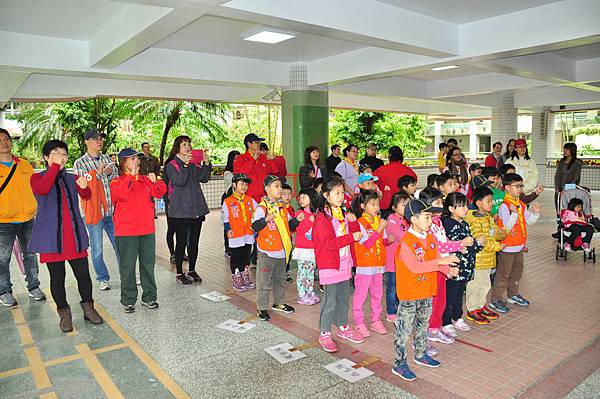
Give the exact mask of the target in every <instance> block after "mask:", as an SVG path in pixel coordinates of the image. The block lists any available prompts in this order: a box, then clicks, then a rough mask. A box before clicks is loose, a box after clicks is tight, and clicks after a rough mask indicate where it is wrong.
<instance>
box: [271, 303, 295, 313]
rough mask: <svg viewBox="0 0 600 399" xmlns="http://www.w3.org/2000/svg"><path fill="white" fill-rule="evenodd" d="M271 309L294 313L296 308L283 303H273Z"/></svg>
mask: <svg viewBox="0 0 600 399" xmlns="http://www.w3.org/2000/svg"><path fill="white" fill-rule="evenodd" d="M272 309H273V310H276V311H278V312H283V313H294V311H295V310H296V309H294V308H293V307H292V306H290V305H288V304H285V303H284V304H282V305H273V307H272Z"/></svg>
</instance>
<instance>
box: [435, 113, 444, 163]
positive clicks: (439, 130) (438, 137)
mask: <svg viewBox="0 0 600 399" xmlns="http://www.w3.org/2000/svg"><path fill="white" fill-rule="evenodd" d="M443 123H444V122H443V121H434V123H433V134H434V137H435V138H434V147H433V154H434V155H437V153H438V151H439V146H440V143H441V142H442V141H443V140H442V124H443Z"/></svg>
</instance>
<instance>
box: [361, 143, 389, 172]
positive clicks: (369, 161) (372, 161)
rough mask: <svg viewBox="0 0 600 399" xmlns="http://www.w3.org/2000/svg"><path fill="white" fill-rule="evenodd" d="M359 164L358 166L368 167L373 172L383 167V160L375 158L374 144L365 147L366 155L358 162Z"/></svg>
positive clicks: (375, 147)
mask: <svg viewBox="0 0 600 399" xmlns="http://www.w3.org/2000/svg"><path fill="white" fill-rule="evenodd" d="M359 164H360V166H365V165H369V166H370V167H371V170H372V171H373V172H375V171H376V170H377V168H379V167H380V166H383V160H381V159H379V158H377V146H376V145H375V144H374V143H371V144H369V145H368V146H367V154H366V155H365V157H364V158H363V159H361V160H360V162H359Z"/></svg>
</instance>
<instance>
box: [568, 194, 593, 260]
mask: <svg viewBox="0 0 600 399" xmlns="http://www.w3.org/2000/svg"><path fill="white" fill-rule="evenodd" d="M560 219H561V220H562V223H563V226H565V231H568V232H570V233H571V235H569V236H568V237H567V236H565V250H566V251H570V250H571V248H574V247H576V246H577V245H575V240H576V239H577V238H578V237H580V236H581V233H585V235H584V236H583V237H581V239H582V241H583V244H582V245H581V247H582V248H583V250H584V251H585V252H590V251H591V248H590V242H592V235H593V234H594V227H593V226H592V225H591V224H588V223H587V220H586V218H585V215H584V214H583V201H582V200H580V199H579V198H573V199H571V200H570V201H569V205H568V206H567V209H563V210H562V211H561V212H560Z"/></svg>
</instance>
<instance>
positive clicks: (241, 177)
mask: <svg viewBox="0 0 600 399" xmlns="http://www.w3.org/2000/svg"><path fill="white" fill-rule="evenodd" d="M240 180H241V181H245V182H246V183H248V184H250V183H252V179H251V178H249V177H248V176H246V175H245V174H243V173H236V174H235V175H233V178H232V179H231V181H232V182H233V183H235V182H236V181H240Z"/></svg>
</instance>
